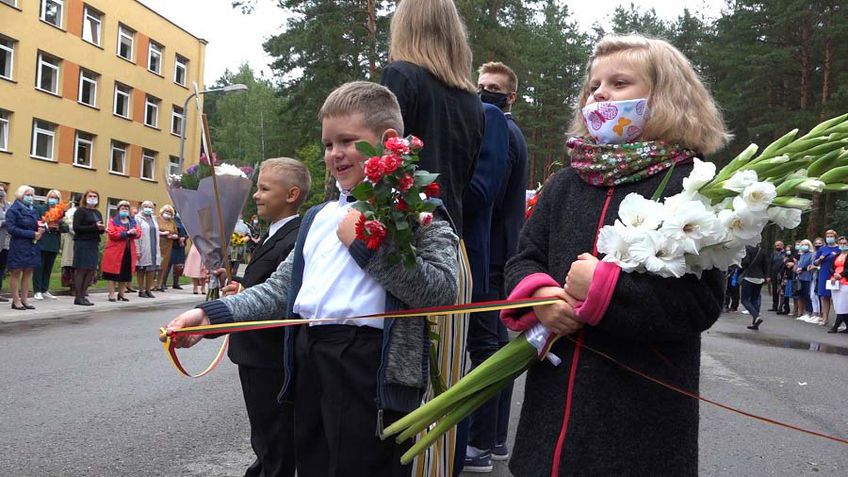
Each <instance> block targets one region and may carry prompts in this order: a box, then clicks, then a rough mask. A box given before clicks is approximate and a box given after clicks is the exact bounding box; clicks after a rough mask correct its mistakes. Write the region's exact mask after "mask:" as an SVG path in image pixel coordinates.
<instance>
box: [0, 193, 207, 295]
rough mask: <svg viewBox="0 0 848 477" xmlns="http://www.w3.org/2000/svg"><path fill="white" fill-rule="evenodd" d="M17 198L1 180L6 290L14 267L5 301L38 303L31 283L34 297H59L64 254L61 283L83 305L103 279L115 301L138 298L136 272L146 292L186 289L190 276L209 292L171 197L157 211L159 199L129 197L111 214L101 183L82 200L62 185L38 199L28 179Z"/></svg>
mask: <svg viewBox="0 0 848 477" xmlns="http://www.w3.org/2000/svg"><path fill="white" fill-rule="evenodd" d="M13 199H14V200H12V201H11V203H10V202H9V201H7V199H6V190H5V186H3V184H0V291H2V288H3V278H4V276H5V274H6V270H8V273H9V276H10V282H9V290H10V292H11V298H5V297H3V296H0V301H2V302H9V301H11V306H12V309H15V310H22V311H26V310H33V309H35V306H34V304H32V303H31V302H30V285H31V290H32V296H31V297H32V299H34V300H36V301H40V300H54V299H56V295H54V293H52V292H51V288H50V280H51V277H52V275H53V270H54V267H55V265H56V262H57V260H58V259H59V256H60V255H61V259H60V266H61V275H60V277H61V278H60V282H61V286H62V287H67V288H68V289H69V290H70V292H71V293H72V294H73V296H74V304H75V305H79V306H93V305H94V303H92V301H91V299H90V298H91V295H89V293H88V290H89V287H91V285H93V284H94V283H96V282H97V280H98V279H102V280H105V281H106V282H107V287H108V294H107V295H106V297H107V299H108V301H110V302H128V301H130V300H129V298H128V297H127V294H128V293H131V292H132V293H135V292H136V289H133V288H132V286H133V278H134V277H135V278H136V282H135V286H136V287H137V292H138V297H139V298H154V295H153V293H152V292H153V291H158V292H165V291H166V290H168V288H169V280H171V285H170V288H173V289H176V290H180V289H182V286H180V277H181V276H183V275H186V276H188V277H190V278H192V280H193V285H194V292H195V293H205V280H206V275H207V274H206V271H205V270H203V269H202V266H201V263H200V259H199V256H198V254H197V251H196V250H194V247H192V249H191V251H190V252H189V253H188V254H187V253H186V246H187V240H188V233H187V232H186V230H185V228H184V227H183V226H182V223H181V221H180V217H179V214H177V213H176V211H175V210H174V208H173V207H172V206H171V205H169V204H166V205H164V206H162V207H161V208H160V209H159V211H158V215H157V213H156V209H155V204H154V203H153V202H152V201H149V200H145V201H143V202H141V203H140V204H139V205H140V208H136V207H133V206H132V205H131V204H130V203H129V202H128V201H121V202H119V203H118V204H117V209H116V210H115V213H114V216H113V217H109V218H108V219H106V220H105V221H104V219H103V215H102V212H101V211H100V210H99V208H98V206H99V205H100V195H99V194H98V192H97V191H95V190H88V191H86V192H85V193H84V194H83V195H82V197H81V198H80V200H79V203H78V204H65V203H64V202H62V195H61V193H60V192H59V191H58V190H51V191H49V192H48V193H47V195H46V196H44V197H43V203H37V202H36V197H35V190H34V189H33V188H32V187H30V186H27V185H21V186H19V187H18V188H17V190H16V191H15V194H14V198H13ZM187 255H188V257H187ZM188 258H192V259H193V260H189V259H188ZM53 291H54V292H55V291H57V290H55V289H54V290H53Z"/></svg>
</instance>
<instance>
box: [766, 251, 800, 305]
mask: <svg viewBox="0 0 848 477" xmlns="http://www.w3.org/2000/svg"><path fill="white" fill-rule="evenodd" d="M773 275H774V273H773V272H772V276H773ZM796 275H797V273H796V272H795V259H794V258H787V259H786V261H785V262H783V265H782V266H781V272H780V275H778V280H779V281H780V287H779V288H778V292H779V293H780V304H779V305H778V307H777V314H778V315H788V314H790V313H791V312H792V310H793V309H794V310H795V314H797V313H798V300H797V297H798V295H797V293H798V290H796V289H795V288H796V281H795V277H796ZM793 301H794V302H795V304H794V307H790V305H789V304H790V303H791V302H793Z"/></svg>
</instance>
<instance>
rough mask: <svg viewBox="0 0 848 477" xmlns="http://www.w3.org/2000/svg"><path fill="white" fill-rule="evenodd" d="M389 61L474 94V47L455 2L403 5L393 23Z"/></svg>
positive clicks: (419, 0)
mask: <svg viewBox="0 0 848 477" xmlns="http://www.w3.org/2000/svg"><path fill="white" fill-rule="evenodd" d="M390 30H391V40H390V44H389V61H408V62H410V63H414V64H416V65H418V66H421V67H422V68H424V69H426V70H427V71H429V72H430V73H432V74H433V75H434V76H436V78H438V79H439V80H441V81H442V82H443V83H445V84H447V85H448V86H451V87H453V88H459V89H464V90H466V91H469V92H472V93H473V92H475V91H476V90H477V86H476V85H475V84H474V82H472V81H471V69H472V67H471V47H470V46H468V33H467V32H466V30H465V24H464V23H463V22H462V18H460V16H459V12H458V11H457V10H456V5H455V4H454V2H453V0H410V1H406V0H404V1H402V2H400V4H399V5H398V7H397V9H396V10H395V13H394V16H393V17H392V22H391V28H390Z"/></svg>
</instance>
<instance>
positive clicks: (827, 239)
mask: <svg viewBox="0 0 848 477" xmlns="http://www.w3.org/2000/svg"><path fill="white" fill-rule="evenodd" d="M824 241H825V242H827V244H828V245H833V244H835V243H836V239H835V238H834V237H828V238H826V239H824Z"/></svg>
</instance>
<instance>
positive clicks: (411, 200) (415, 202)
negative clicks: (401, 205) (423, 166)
mask: <svg viewBox="0 0 848 477" xmlns="http://www.w3.org/2000/svg"><path fill="white" fill-rule="evenodd" d="M403 199H404V200H405V201H406V204H407V205H409V207H410V208H414V207H418V206H419V205H421V203H422V202H424V201H423V200H421V196H420V195H418V192H416V191H411V190H410V191H408V192H407V193H405V194H404V195H403Z"/></svg>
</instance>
